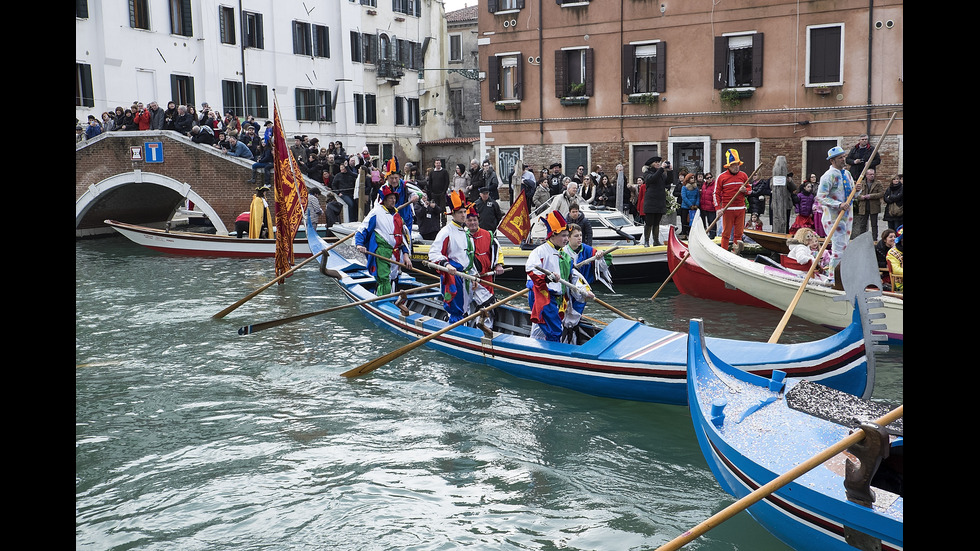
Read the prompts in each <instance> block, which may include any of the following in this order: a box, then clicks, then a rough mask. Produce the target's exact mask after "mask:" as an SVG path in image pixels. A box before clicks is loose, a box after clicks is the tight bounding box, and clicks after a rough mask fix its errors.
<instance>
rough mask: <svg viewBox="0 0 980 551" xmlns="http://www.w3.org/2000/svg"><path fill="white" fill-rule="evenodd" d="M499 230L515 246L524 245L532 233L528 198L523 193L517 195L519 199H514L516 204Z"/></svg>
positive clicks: (501, 223)
mask: <svg viewBox="0 0 980 551" xmlns="http://www.w3.org/2000/svg"><path fill="white" fill-rule="evenodd" d="M497 229H498V230H499V231H500V233H502V234H504V235H505V236H507V239H510V241H511V243H513V244H515V245H520V244H521V243H523V242H524V239H525V238H527V234H529V233H531V214H530V212H529V209H528V206H527V196H526V195H524V192H523V191H521V192H519V193H518V194H517V198H516V199H514V203H513V204H512V205H511V206H510V210H508V211H507V214H505V215H504V218H503V219H502V220H501V221H500V225H499V226H497Z"/></svg>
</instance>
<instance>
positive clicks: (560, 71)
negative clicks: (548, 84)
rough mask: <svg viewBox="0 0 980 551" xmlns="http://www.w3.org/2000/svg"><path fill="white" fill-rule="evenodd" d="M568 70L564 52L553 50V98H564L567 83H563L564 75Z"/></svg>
mask: <svg viewBox="0 0 980 551" xmlns="http://www.w3.org/2000/svg"><path fill="white" fill-rule="evenodd" d="M567 69H568V58H566V57H565V52H563V51H561V50H555V97H558V98H560V97H564V96H565V95H566V94H565V90H566V89H567V88H568V83H567V82H566V81H565V73H566V72H567Z"/></svg>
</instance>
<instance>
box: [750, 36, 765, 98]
mask: <svg viewBox="0 0 980 551" xmlns="http://www.w3.org/2000/svg"><path fill="white" fill-rule="evenodd" d="M762 50H763V47H762V33H756V34H754V35H752V86H756V87H758V86H762Z"/></svg>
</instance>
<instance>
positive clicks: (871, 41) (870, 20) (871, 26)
mask: <svg viewBox="0 0 980 551" xmlns="http://www.w3.org/2000/svg"><path fill="white" fill-rule="evenodd" d="M874 4H875V3H874V0H868V116H867V122H866V125H867V128H866V129H865V132H866V133H867V134H868V135H869V136H870V135H871V52H872V51H874V49H873V45H874V38H873V37H874V32H875V17H874V11H875V8H874Z"/></svg>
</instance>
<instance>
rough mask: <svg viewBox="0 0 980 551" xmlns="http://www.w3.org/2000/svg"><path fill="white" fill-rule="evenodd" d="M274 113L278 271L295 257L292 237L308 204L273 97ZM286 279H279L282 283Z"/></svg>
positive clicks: (303, 183) (301, 220) (286, 266)
mask: <svg viewBox="0 0 980 551" xmlns="http://www.w3.org/2000/svg"><path fill="white" fill-rule="evenodd" d="M273 109H274V113H275V117H274V123H273V128H272V140H273V143H274V145H273V148H272V162H273V166H274V167H275V178H274V183H273V189H274V191H275V198H276V275H277V276H280V275H282V274H284V273H286V272H288V271H289V269H290V267H291V266H292V265H293V263H294V261H295V259H294V257H293V239H294V238H295V237H296V230H297V229H299V227H300V225H301V224H302V223H303V212H304V211H305V210H306V205H307V197H308V195H307V189H306V182H304V181H303V173H302V172H301V171H300V169H299V165H298V164H297V163H296V159H294V158H293V155H292V153H291V152H290V151H289V146H288V145H287V144H286V135H285V133H284V132H283V129H282V120H281V119H280V118H279V102H277V101H276V100H275V98H273ZM284 282H285V279H283V280H280V281H279V284H280V285H282V284H283V283H284Z"/></svg>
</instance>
